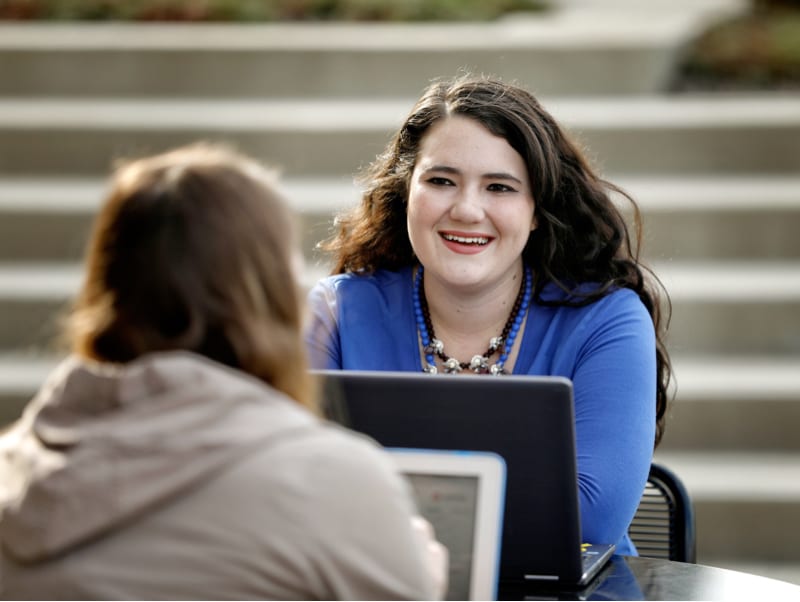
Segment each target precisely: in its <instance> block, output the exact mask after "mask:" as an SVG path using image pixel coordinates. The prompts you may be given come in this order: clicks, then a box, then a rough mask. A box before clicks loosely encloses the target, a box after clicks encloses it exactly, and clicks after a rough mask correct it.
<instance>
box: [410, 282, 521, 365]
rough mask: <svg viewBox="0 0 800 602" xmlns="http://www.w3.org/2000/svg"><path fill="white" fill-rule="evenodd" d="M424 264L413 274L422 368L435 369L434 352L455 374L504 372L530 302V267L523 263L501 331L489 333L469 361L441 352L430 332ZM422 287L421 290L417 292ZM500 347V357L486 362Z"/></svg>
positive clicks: (432, 333)
mask: <svg viewBox="0 0 800 602" xmlns="http://www.w3.org/2000/svg"><path fill="white" fill-rule="evenodd" d="M424 271H425V270H424V268H423V267H422V266H419V267H418V268H417V274H416V276H414V287H413V295H414V316H415V318H416V320H417V330H418V332H419V338H420V340H421V341H422V348H423V352H424V353H425V365H424V366H423V367H422V371H423V372H427V373H429V374H436V373H437V372H438V371H439V370H438V368H437V367H436V360H435V358H434V356H438V357H439V358H440V359H441V360H442V362H443V363H444V371H445V372H446V373H448V374H456V373H458V372H461V371H462V370H466V369H469V370H472V371H473V372H475V373H476V374H493V375H498V374H506V370H505V363H506V360H508V355H509V353H511V349H512V348H513V347H514V341H515V340H516V338H517V335H518V334H519V329H520V327H521V326H522V321H523V320H524V319H525V314H526V313H527V311H528V307H529V306H530V302H531V293H532V290H533V277H532V276H531V270H530V268H529V267H528V266H525V268H524V272H525V279H524V281H523V282H522V283H521V284H520V287H519V292H518V293H517V298H516V300H515V301H514V307H513V308H512V309H511V314H510V315H509V316H508V320H507V321H506V324H505V326H504V327H503V332H502V334H500V336H497V337H492V338H491V339H490V340H489V348H488V349H487V350H486V352H485V353H484V354H483V355H475V356H473V357H472V359H471V360H470V361H469V362H459V361H458V360H457V359H456V358H454V357H450V356H448V355H447V354H446V353H445V352H444V343H442V341H441V340H440V339H437V338H436V334H435V333H434V332H433V323H432V322H431V315H430V311H429V309H428V301H427V299H426V298H425V292H424V291H422V281H423V274H424ZM420 291H422V294H420ZM501 347H502V348H503V351H502V353H501V354H500V358H499V359H498V360H497V362H496V363H494V364H492V365H491V366H490V365H489V358H490V357H492V356H493V355H494V354H495V353H496V352H497V350H498V349H500V348H501Z"/></svg>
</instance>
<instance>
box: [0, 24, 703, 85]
mask: <svg viewBox="0 0 800 602" xmlns="http://www.w3.org/2000/svg"><path fill="white" fill-rule="evenodd" d="M609 13H611V14H609ZM615 15H617V13H616V12H614V11H605V13H599V14H598V13H596V12H592V13H586V11H580V10H579V11H575V10H555V11H550V12H548V13H547V14H524V13H520V14H515V15H511V16H508V17H506V18H504V19H501V20H499V21H496V22H491V23H423V24H398V23H391V24H390V23H358V24H354V23H294V24H293V23H280V24H247V25H235V24H190V25H167V24H146V25H145V24H141V23H139V24H119V23H117V24H109V23H103V24H98V23H94V24H91V23H81V24H69V25H65V24H57V25H47V24H13V25H0V72H2V73H3V78H2V79H0V95H3V96H36V95H48V96H50V95H58V96H183V97H198V96H200V97H208V98H212V97H217V98H220V97H228V98H230V97H296V96H340V97H361V96H397V95H416V94H417V93H418V92H419V91H420V90H421V88H422V87H423V86H424V85H425V83H426V82H427V81H428V80H430V79H432V78H434V77H441V76H443V75H448V74H451V75H452V74H455V73H457V72H458V71H459V70H462V69H464V68H468V69H471V70H473V71H475V72H478V73H492V74H495V75H498V76H502V77H504V78H506V79H519V80H522V81H527V82H529V83H530V85H531V86H533V87H534V88H535V89H536V90H537V91H538V92H539V93H540V94H541V93H544V94H589V95H592V94H639V93H652V92H655V91H660V90H664V89H666V86H667V84H668V83H669V77H670V75H671V72H672V70H673V68H674V64H675V62H676V59H677V53H678V51H679V49H680V48H681V46H682V45H683V44H684V43H686V42H687V41H688V40H689V39H690V37H691V36H692V35H694V33H695V32H696V31H697V30H698V29H699V28H700V27H701V26H702V25H701V23H702V20H703V19H707V18H708V15H698V14H697V11H686V10H684V11H676V10H670V11H668V12H664V13H663V14H662V15H661V17H660V18H653V16H652V15H651V14H648V15H645V14H636V13H631V12H630V11H627V14H625V15H624V18H614V16H615ZM97 73H103V74H104V75H103V77H102V78H100V77H96V74H97Z"/></svg>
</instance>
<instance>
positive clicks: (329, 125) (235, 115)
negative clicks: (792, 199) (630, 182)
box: [0, 92, 800, 131]
mask: <svg viewBox="0 0 800 602" xmlns="http://www.w3.org/2000/svg"><path fill="white" fill-rule="evenodd" d="M413 102H414V99H413V98H408V99H394V98H392V99H342V98H315V99H308V98H290V99H278V100H271V99H266V100H244V99H240V100H230V99H213V100H212V99H175V98H163V99H152V98H147V99H134V98H113V99H109V98H83V99H74V98H41V97H34V98H14V99H8V98H0V127H2V128H5V129H9V130H12V129H21V128H44V127H48V128H64V129H68V128H86V129H93V128H109V127H111V128H114V129H117V130H129V129H135V130H142V131H148V130H156V131H158V130H162V129H165V128H166V129H170V130H182V129H192V128H198V129H199V128H202V129H204V130H210V131H213V130H225V131H242V130H245V131H250V130H253V129H265V130H268V129H275V130H281V131H285V130H290V129H297V130H301V131H343V130H353V131H374V130H376V129H377V130H387V131H389V130H391V129H393V128H395V127H397V126H398V125H399V124H400V123H401V122H402V120H403V118H404V117H405V116H406V115H407V114H408V112H409V110H410V109H411V107H412V105H413ZM544 102H545V105H546V106H547V107H548V109H549V110H550V111H551V112H552V113H553V114H554V116H555V117H556V118H557V119H559V120H561V121H562V122H563V123H564V124H565V125H567V126H569V127H574V128H577V129H580V128H591V129H600V130H607V129H613V128H624V129H629V130H631V129H632V130H636V129H685V128H703V129H720V128H731V129H743V128H751V127H760V128H781V129H783V128H786V127H796V126H798V125H800V94H798V93H788V92H787V93H785V94H774V93H773V94H759V93H755V94H735V95H724V96H719V95H716V96H710V95H703V94H686V95H681V96H667V95H641V96H616V97H578V98H569V97H562V98H549V99H544Z"/></svg>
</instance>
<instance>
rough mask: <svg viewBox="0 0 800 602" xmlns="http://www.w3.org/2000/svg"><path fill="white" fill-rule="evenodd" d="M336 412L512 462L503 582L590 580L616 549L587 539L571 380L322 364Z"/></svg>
mask: <svg viewBox="0 0 800 602" xmlns="http://www.w3.org/2000/svg"><path fill="white" fill-rule="evenodd" d="M314 373H315V374H317V375H319V376H320V377H322V381H323V382H322V386H323V400H324V402H325V406H324V407H325V411H326V413H327V415H328V417H330V418H331V419H333V420H335V421H337V422H340V423H341V424H344V425H345V426H348V427H350V428H352V429H354V430H356V431H361V432H363V433H366V434H368V435H370V436H372V437H373V438H374V439H376V440H377V441H378V442H379V443H381V444H382V445H384V446H387V447H417V448H432V449H468V450H474V451H489V452H494V453H496V454H498V455H500V456H501V457H502V458H503V459H504V460H505V462H506V470H507V472H506V506H505V512H504V526H503V535H502V548H501V558H500V583H501V587H502V585H503V584H504V583H508V584H509V585H512V584H513V585H519V584H521V583H526V582H528V583H552V584H557V585H558V586H559V587H576V588H580V587H583V586H585V585H586V584H587V583H588V582H589V581H590V580H591V579H592V578H593V577H594V576H595V575H596V574H597V573H598V572H599V570H600V569H601V568H602V567H603V566H604V565H605V564H606V562H607V561H608V559H609V558H610V557H611V555H612V554H613V552H614V546H613V545H611V544H612V542H588V543H591V544H592V545H591V546H589V547H588V548H584V549H582V546H581V544H582V543H586V542H582V541H581V528H580V513H579V508H578V485H577V468H576V459H575V418H574V408H573V396H572V383H571V381H569V380H568V379H565V378H561V377H549V376H513V375H509V376H502V377H497V378H489V377H484V378H478V377H475V376H467V375H441V376H431V375H429V374H423V373H421V372H420V373H416V372H361V371H339V370H318V371H314Z"/></svg>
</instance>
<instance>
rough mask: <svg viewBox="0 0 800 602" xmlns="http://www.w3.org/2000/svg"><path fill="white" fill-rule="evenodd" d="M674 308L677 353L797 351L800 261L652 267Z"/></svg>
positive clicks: (672, 328)
mask: <svg viewBox="0 0 800 602" xmlns="http://www.w3.org/2000/svg"><path fill="white" fill-rule="evenodd" d="M655 271H656V274H658V275H659V278H660V279H661V280H662V282H663V283H664V285H665V286H666V288H667V291H668V292H669V294H670V297H671V299H672V304H673V313H672V321H671V323H670V332H669V339H668V345H669V348H670V349H671V350H673V351H674V352H676V353H681V354H684V353H689V354H702V353H705V354H717V353H722V354H733V355H737V354H738V355H741V354H746V355H754V354H762V353H763V354H768V355H794V354H798V353H800V311H798V309H800V263H797V262H738V261H737V262H690V263H688V262H687V263H682V262H680V263H679V262H674V263H659V264H656V265H655Z"/></svg>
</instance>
